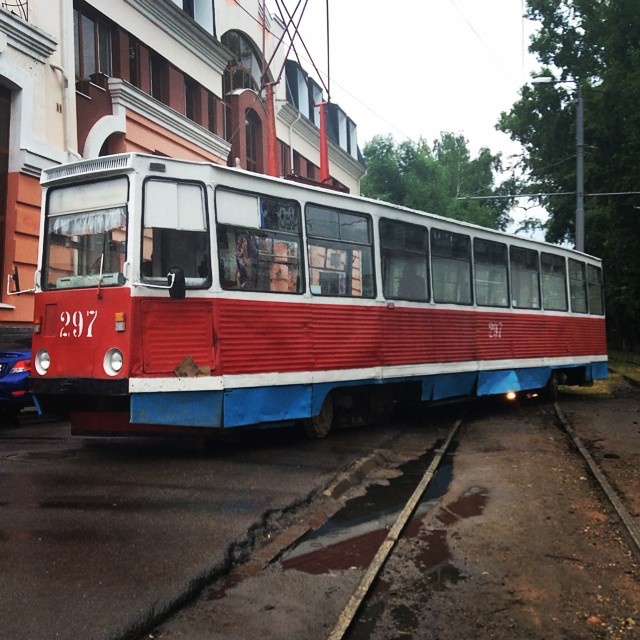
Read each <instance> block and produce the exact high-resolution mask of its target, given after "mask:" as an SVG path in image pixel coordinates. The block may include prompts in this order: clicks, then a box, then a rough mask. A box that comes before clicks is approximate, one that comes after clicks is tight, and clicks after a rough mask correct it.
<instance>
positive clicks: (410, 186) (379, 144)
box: [361, 133, 514, 229]
mask: <svg viewBox="0 0 640 640" xmlns="http://www.w3.org/2000/svg"><path fill="white" fill-rule="evenodd" d="M363 154H364V158H365V161H366V164H367V175H366V176H365V177H364V178H363V179H362V185H361V190H362V194H363V195H365V196H368V197H370V198H376V199H378V200H385V201H387V202H393V203H395V204H400V205H403V206H406V207H411V208H413V209H420V210H422V211H430V212H432V213H437V214H439V215H442V216H446V217H449V218H456V219H457V220H465V221H467V222H472V223H474V224H479V225H482V226H485V227H491V228H493V229H505V228H506V226H507V224H508V223H509V222H510V220H511V219H510V217H509V213H508V212H509V209H510V208H511V205H512V204H513V203H512V201H511V199H510V198H506V197H505V198H500V199H487V200H470V199H465V198H467V197H468V196H492V195H505V194H509V193H514V185H513V184H512V183H509V184H503V185H500V186H499V187H496V186H495V185H494V176H495V175H496V173H498V172H499V171H500V170H501V161H500V156H499V155H493V154H492V153H491V152H490V151H489V150H488V149H482V150H481V151H480V153H479V154H478V156H477V157H476V158H472V157H471V154H470V152H469V149H468V146H467V141H466V140H465V138H464V137H463V136H459V135H454V134H453V133H443V134H442V135H441V137H440V139H439V140H436V141H435V142H434V143H433V145H431V146H430V145H429V144H428V143H427V142H426V141H425V140H423V139H421V140H419V141H418V142H412V141H405V142H400V143H397V142H395V141H394V139H393V138H392V137H391V136H375V137H374V138H373V139H372V140H371V141H369V142H368V143H367V144H366V145H365V147H364V150H363Z"/></svg>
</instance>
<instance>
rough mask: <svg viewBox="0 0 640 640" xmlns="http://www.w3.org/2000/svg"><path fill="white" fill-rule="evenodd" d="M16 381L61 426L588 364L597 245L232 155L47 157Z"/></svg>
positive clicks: (210, 413) (273, 414)
mask: <svg viewBox="0 0 640 640" xmlns="http://www.w3.org/2000/svg"><path fill="white" fill-rule="evenodd" d="M42 187H43V204H42V223H41V224H42V227H41V234H40V238H41V239H40V247H39V262H38V269H37V272H36V278H35V280H36V282H35V317H34V334H33V372H32V378H31V380H30V388H31V390H32V391H33V393H34V394H35V397H36V399H37V402H38V404H39V406H40V408H41V411H42V412H43V413H47V414H53V415H63V414H67V415H69V416H70V420H71V425H72V430H73V432H74V433H97V434H119V433H133V434H135V433H144V432H163V431H172V432H176V431H177V432H182V433H192V432H194V431H195V432H196V433H202V434H208V433H214V432H217V431H218V430H221V429H228V428H237V427H244V426H248V425H265V426H275V425H278V424H291V423H296V424H300V425H302V426H303V427H304V428H305V429H306V431H307V433H308V434H309V435H311V436H315V437H321V436H324V435H326V433H327V431H328V430H329V427H330V426H331V424H332V423H333V422H335V421H337V420H347V419H348V418H349V416H356V415H359V416H369V417H376V416H378V417H380V416H385V415H388V414H389V412H390V411H391V410H392V409H393V407H394V406H395V405H396V404H397V403H399V402H438V401H444V400H450V399H456V398H466V397H469V396H489V395H502V394H508V393H510V394H517V393H526V392H529V391H533V390H538V389H542V388H546V387H549V386H552V385H554V384H556V383H558V382H562V383H564V384H576V385H584V384H590V383H591V382H592V381H593V380H595V379H599V378H605V377H606V374H607V355H606V341H605V316H604V304H603V286H602V268H601V263H600V261H599V260H598V259H597V258H594V257H591V256H588V255H585V254H582V253H578V252H576V251H573V250H570V249H567V248H564V247H558V246H554V245H550V244H547V243H542V242H535V241H532V240H528V239H523V238H517V237H513V236H510V235H508V234H505V233H502V232H497V231H492V230H489V229H485V228H482V227H479V226H474V225H470V224H466V223H462V222H458V221H454V220H450V219H446V218H443V217H439V216H437V215H431V214H427V213H424V212H420V211H414V210H410V209H407V208H403V207H400V206H395V205H391V204H386V203H383V202H379V201H374V200H369V199H365V198H361V197H355V196H351V195H348V194H343V193H338V192H334V191H331V190H327V189H322V188H318V187H313V186H308V185H302V184H298V183H295V182H291V181H287V180H283V179H277V178H270V177H267V176H264V175H258V174H254V173H249V172H246V171H243V170H241V169H237V168H228V167H221V166H216V165H212V164H207V163H198V162H191V161H184V160H175V159H170V158H165V157H158V156H150V155H145V154H138V153H128V154H119V155H114V156H107V157H101V158H97V159H92V160H83V161H79V162H75V163H72V164H67V165H61V166H58V167H54V168H51V169H48V170H46V171H44V172H43V175H42Z"/></svg>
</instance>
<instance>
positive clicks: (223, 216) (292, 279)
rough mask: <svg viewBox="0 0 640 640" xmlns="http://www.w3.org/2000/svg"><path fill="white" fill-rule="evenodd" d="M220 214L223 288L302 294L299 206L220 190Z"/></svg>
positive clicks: (219, 247) (218, 230)
mask: <svg viewBox="0 0 640 640" xmlns="http://www.w3.org/2000/svg"><path fill="white" fill-rule="evenodd" d="M216 212H217V216H218V225H217V234H218V264H219V266H220V285H221V286H222V288H223V289H227V290H244V291H265V292H266V291H270V292H275V293H301V292H302V291H303V283H302V281H303V278H302V277H301V265H300V247H301V244H302V239H301V224H300V205H299V204H298V203H297V202H294V201H292V200H283V199H279V198H272V197H268V196H259V195H253V194H246V193H238V192H231V191H223V190H219V191H218V192H217V193H216ZM231 222H233V223H234V224H229V223H231Z"/></svg>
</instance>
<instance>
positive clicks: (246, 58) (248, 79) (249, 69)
mask: <svg viewBox="0 0 640 640" xmlns="http://www.w3.org/2000/svg"><path fill="white" fill-rule="evenodd" d="M222 44H224V45H226V46H227V47H228V48H229V49H231V51H232V52H233V54H234V55H235V60H233V61H232V62H231V63H229V66H228V67H227V70H226V71H225V74H224V92H225V94H227V93H231V92H232V91H235V90H236V89H253V90H254V91H256V92H258V91H260V88H261V86H262V60H261V57H260V55H259V54H258V52H257V51H256V49H255V47H254V46H253V44H252V43H251V41H250V40H249V39H248V38H247V37H246V36H245V35H244V34H242V33H240V32H239V31H227V33H225V34H224V35H223V36H222Z"/></svg>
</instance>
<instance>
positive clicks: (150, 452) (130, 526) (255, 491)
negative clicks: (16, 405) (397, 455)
mask: <svg viewBox="0 0 640 640" xmlns="http://www.w3.org/2000/svg"><path fill="white" fill-rule="evenodd" d="M397 433H398V432H397V430H395V429H394V428H391V427H384V428H383V427H379V428H366V429H355V430H349V431H343V432H337V433H334V434H332V436H331V437H330V438H327V439H326V440H322V441H309V440H306V439H304V438H303V437H301V436H300V435H298V433H297V432H295V433H294V432H291V431H282V432H275V431H271V432H260V433H256V434H254V435H252V436H250V437H245V438H239V439H236V441H232V442H222V443H217V444H214V445H209V446H206V447H205V446H203V444H202V443H201V442H199V441H193V440H176V439H153V438H147V439H127V440H126V439H112V440H98V439H81V438H73V437H71V436H70V434H69V428H68V425H67V424H65V423H55V424H54V423H48V424H41V423H38V422H37V421H36V420H33V419H29V418H27V419H23V420H22V424H21V425H20V426H7V425H3V426H0V621H1V624H0V639H1V640H27V639H33V640H36V639H37V640H48V639H58V640H60V639H62V640H64V639H73V640H77V639H78V638H83V639H84V640H89V639H95V640H103V639H104V640H111V639H115V638H129V637H136V635H137V634H139V633H140V632H141V631H143V630H145V629H148V628H149V624H150V623H151V622H153V621H157V620H158V618H159V616H160V617H161V616H162V614H163V613H164V612H166V611H169V610H171V609H172V608H174V607H176V606H177V605H179V604H180V603H181V602H183V601H185V600H187V599H189V598H191V597H192V596H193V594H194V593H196V592H197V591H198V589H199V588H200V586H202V585H203V584H205V583H207V582H208V581H210V580H211V579H212V578H213V577H215V576H216V575H218V574H219V573H220V572H223V571H224V570H225V568H226V567H227V566H228V565H229V563H230V562H231V561H232V560H233V558H234V556H237V555H239V554H242V552H243V549H244V548H246V547H247V545H250V544H251V539H252V536H260V535H263V534H264V535H268V528H269V526H270V522H271V521H272V520H273V514H276V515H277V514H278V513H279V512H282V511H286V510H289V509H291V508H294V507H295V506H296V505H301V504H303V503H305V502H306V501H308V500H309V499H310V498H311V497H312V496H313V495H314V494H315V493H316V492H318V491H319V490H321V489H323V488H324V487H326V486H327V485H328V484H329V483H330V482H331V481H332V480H333V479H334V478H335V477H336V474H338V473H339V472H341V471H343V470H344V469H347V468H349V466H350V465H351V464H352V463H353V462H354V461H355V460H357V459H359V458H362V457H364V456H367V455H368V454H369V453H370V452H371V451H372V450H373V449H375V448H376V447H379V446H381V445H383V444H384V443H385V442H388V441H389V440H393V439H394V437H396V436H397ZM265 532H266V533H265Z"/></svg>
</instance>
